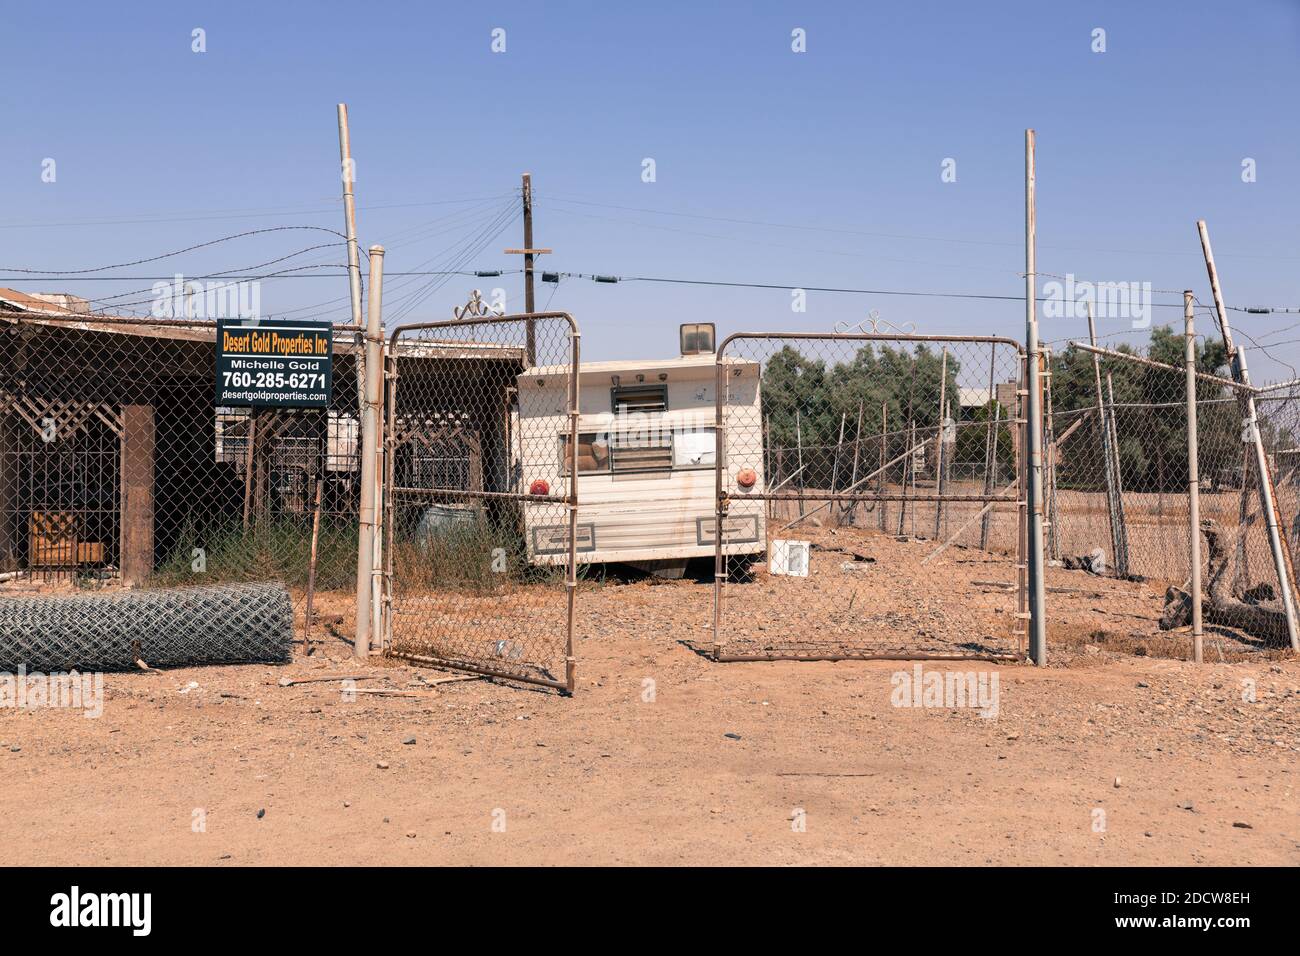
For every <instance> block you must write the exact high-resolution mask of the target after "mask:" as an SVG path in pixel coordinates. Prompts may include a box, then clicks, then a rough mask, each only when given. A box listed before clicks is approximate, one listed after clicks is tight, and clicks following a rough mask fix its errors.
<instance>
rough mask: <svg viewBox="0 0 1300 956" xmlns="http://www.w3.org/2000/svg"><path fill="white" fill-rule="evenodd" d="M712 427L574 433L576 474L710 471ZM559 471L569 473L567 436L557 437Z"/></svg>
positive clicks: (713, 440) (713, 455) (714, 457)
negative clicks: (576, 457) (576, 438)
mask: <svg viewBox="0 0 1300 956" xmlns="http://www.w3.org/2000/svg"><path fill="white" fill-rule="evenodd" d="M715 448H716V430H715V429H714V428H694V427H690V426H680V427H677V428H651V429H644V430H625V431H613V432H580V433H579V434H578V474H579V475H589V474H598V475H607V474H616V475H617V474H629V473H647V472H661V473H667V472H673V471H696V470H702V469H706V468H713V467H714V465H715V464H716V461H717V455H716V453H715ZM559 453H560V468H561V470H562V471H563V473H564V474H565V475H567V474H568V473H569V436H568V435H560V436H559Z"/></svg>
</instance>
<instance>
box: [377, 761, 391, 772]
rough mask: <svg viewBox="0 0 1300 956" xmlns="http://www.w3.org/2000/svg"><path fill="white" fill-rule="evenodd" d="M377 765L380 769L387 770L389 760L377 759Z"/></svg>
mask: <svg viewBox="0 0 1300 956" xmlns="http://www.w3.org/2000/svg"><path fill="white" fill-rule="evenodd" d="M375 766H376V767H378V768H379V769H380V770H387V769H388V761H387V760H379V761H376V762H375Z"/></svg>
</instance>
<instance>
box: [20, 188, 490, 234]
mask: <svg viewBox="0 0 1300 956" xmlns="http://www.w3.org/2000/svg"><path fill="white" fill-rule="evenodd" d="M502 195H503V194H498V195H496V196H487V197H476V198H472V199H429V200H424V201H420V202H392V203H366V204H365V205H358V206H357V209H358V210H359V211H366V210H373V209H408V208H414V207H417V206H449V205H456V204H461V203H474V202H491V201H494V200H497V199H500V198H502ZM327 202H329V203H331V205H327V206H320V207H318V206H284V207H274V206H272V207H264V208H254V207H246V208H244V209H239V210H235V211H233V212H225V213H217V212H216V211H215V210H213V212H214V214H213V215H180V216H145V217H140V218H136V219H65V220H62V221H59V222H0V229H48V228H60V227H65V226H129V225H138V224H149V223H169V222H205V221H210V220H216V219H253V218H263V217H275V216H313V215H316V216H325V215H331V216H332V215H337V214H338V212H339V204H340V203H341V200H337V199H335V200H327ZM194 212H196V213H206V212H208V210H194Z"/></svg>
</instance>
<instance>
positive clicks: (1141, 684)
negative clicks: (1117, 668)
mask: <svg viewBox="0 0 1300 956" xmlns="http://www.w3.org/2000/svg"><path fill="white" fill-rule="evenodd" d="M1138 686H1139V687H1150V686H1151V685H1150V684H1148V683H1147V682H1146V681H1144V680H1140V681H1138Z"/></svg>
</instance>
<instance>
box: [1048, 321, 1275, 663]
mask: <svg viewBox="0 0 1300 956" xmlns="http://www.w3.org/2000/svg"><path fill="white" fill-rule="evenodd" d="M1197 358H1198V363H1199V365H1200V366H1201V367H1200V368H1198V372H1197V376H1196V395H1195V406H1196V424H1197V442H1196V449H1195V450H1196V454H1197V462H1198V465H1199V468H1198V470H1199V482H1198V499H1199V510H1200V519H1201V521H1200V524H1201V529H1202V530H1201V537H1202V541H1203V546H1202V549H1201V566H1202V569H1201V580H1202V582H1203V586H1202V591H1203V594H1204V602H1205V604H1204V606H1205V614H1206V622H1207V624H1214V623H1216V622H1217V623H1221V624H1224V625H1225V626H1227V622H1228V621H1229V620H1235V621H1237V622H1238V623H1241V622H1244V621H1245V620H1246V619H1249V620H1250V622H1251V623H1250V627H1249V630H1247V629H1243V628H1231V627H1229V628H1228V630H1225V631H1223V632H1222V633H1223V634H1224V635H1225V636H1228V637H1232V638H1235V644H1237V645H1239V646H1241V647H1243V648H1250V647H1260V648H1264V647H1275V646H1281V645H1283V644H1285V643H1287V640H1288V633H1287V626H1286V615H1285V610H1284V607H1283V604H1282V600H1281V598H1282V593H1283V591H1282V589H1283V587H1284V586H1290V585H1284V582H1286V581H1287V579H1288V578H1289V577H1290V576H1291V572H1290V570H1289V569H1287V570H1286V571H1285V575H1284V577H1279V575H1278V571H1277V562H1276V561H1275V559H1274V555H1273V552H1272V549H1271V546H1270V539H1269V529H1268V525H1269V522H1268V520H1267V512H1266V511H1265V509H1264V505H1263V502H1264V500H1265V499H1264V496H1263V495H1261V486H1260V470H1259V467H1258V465H1257V459H1256V454H1257V452H1256V447H1255V442H1254V435H1253V431H1252V429H1250V428H1249V427H1248V426H1247V421H1248V411H1247V409H1248V405H1247V400H1248V398H1250V397H1254V399H1255V406H1256V409H1257V421H1258V429H1259V436H1260V439H1261V441H1262V444H1263V448H1264V457H1265V461H1266V466H1267V469H1268V471H1267V473H1266V474H1265V475H1264V480H1265V481H1266V482H1268V484H1269V488H1270V490H1271V491H1272V492H1273V496H1274V500H1275V502H1276V508H1277V512H1278V515H1279V517H1280V519H1281V526H1282V540H1283V543H1284V546H1285V549H1284V550H1285V553H1284V555H1283V557H1284V558H1285V559H1286V561H1287V562H1293V561H1294V560H1295V557H1296V554H1297V550H1298V549H1300V493H1298V492H1300V487H1298V485H1300V467H1298V466H1300V448H1298V447H1297V436H1300V428H1298V426H1300V422H1298V421H1297V416H1298V415H1300V404H1298V402H1297V399H1298V398H1300V392H1298V391H1297V388H1296V387H1295V386H1294V385H1291V386H1286V387H1283V388H1280V389H1279V388H1274V389H1250V388H1246V387H1243V386H1239V385H1236V384H1234V383H1233V382H1232V381H1231V380H1228V379H1224V378H1221V377H1219V376H1217V375H1215V374H1212V372H1210V371H1208V370H1206V369H1205V368H1204V365H1205V361H1204V356H1203V354H1202V352H1201V351H1199V350H1198V352H1197ZM1047 411H1048V414H1047V418H1048V425H1047V428H1046V429H1045V437H1044V448H1045V455H1044V458H1045V468H1044V482H1045V486H1046V487H1045V497H1046V500H1047V509H1048V514H1047V517H1048V535H1047V553H1048V558H1049V560H1050V561H1052V562H1053V563H1055V564H1057V565H1059V566H1064V567H1067V568H1074V569H1079V570H1084V571H1090V572H1092V573H1094V574H1102V575H1109V576H1113V577H1118V578H1126V579H1131V580H1141V581H1145V582H1147V583H1148V584H1150V585H1154V588H1155V590H1156V591H1157V592H1162V591H1163V592H1165V593H1166V602H1168V603H1167V606H1166V608H1164V609H1163V610H1164V612H1165V620H1164V626H1166V627H1170V628H1176V629H1179V632H1180V633H1185V631H1184V630H1182V629H1183V628H1185V627H1186V625H1187V623H1188V621H1187V620H1186V619H1185V617H1186V616H1185V614H1182V613H1180V608H1179V606H1178V601H1180V600H1182V597H1183V596H1185V594H1186V592H1187V589H1188V588H1189V586H1190V582H1191V564H1190V555H1191V527H1190V520H1191V519H1190V494H1191V491H1190V483H1189V473H1188V459H1189V454H1190V451H1191V445H1190V442H1189V437H1188V393H1187V375H1186V368H1185V367H1182V368H1180V367H1177V366H1175V365H1170V364H1164V363H1161V362H1157V361H1153V360H1151V359H1148V358H1144V357H1142V356H1137V355H1131V354H1125V353H1121V352H1117V351H1109V350H1105V349H1089V348H1088V347H1085V346H1076V347H1073V348H1071V349H1068V350H1066V351H1065V352H1064V353H1062V354H1060V355H1058V356H1056V357H1055V358H1054V359H1053V362H1052V375H1051V383H1050V386H1049V391H1048V400H1047ZM1168 589H1172V590H1168ZM1241 607H1247V608H1250V609H1251V610H1250V611H1249V612H1247V613H1246V614H1245V616H1244V617H1243V616H1242V615H1241V614H1239V613H1238V612H1239V611H1240V608H1241ZM1155 610H1156V612H1157V613H1160V610H1161V609H1155ZM1188 640H1189V641H1190V637H1189V638H1188Z"/></svg>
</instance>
